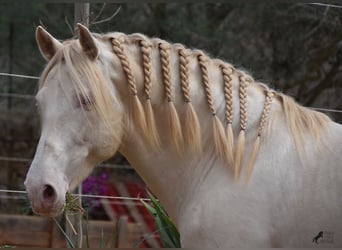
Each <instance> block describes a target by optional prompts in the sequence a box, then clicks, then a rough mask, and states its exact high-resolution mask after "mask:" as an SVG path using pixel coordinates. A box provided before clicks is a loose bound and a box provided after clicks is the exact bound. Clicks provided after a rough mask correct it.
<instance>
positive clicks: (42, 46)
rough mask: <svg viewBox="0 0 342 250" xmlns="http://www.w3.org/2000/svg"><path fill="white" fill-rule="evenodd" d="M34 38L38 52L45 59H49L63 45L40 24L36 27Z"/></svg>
mask: <svg viewBox="0 0 342 250" xmlns="http://www.w3.org/2000/svg"><path fill="white" fill-rule="evenodd" d="M36 40H37V44H38V47H39V50H40V53H41V54H42V55H43V57H44V58H45V59H46V60H47V61H49V60H51V58H52V57H53V56H54V55H55V53H56V51H57V50H58V49H59V48H60V47H62V46H63V45H62V44H61V43H60V42H59V41H58V40H57V39H55V38H54V37H53V36H51V35H50V34H49V33H48V32H47V31H46V30H45V29H44V28H42V27H41V26H38V27H37V29H36Z"/></svg>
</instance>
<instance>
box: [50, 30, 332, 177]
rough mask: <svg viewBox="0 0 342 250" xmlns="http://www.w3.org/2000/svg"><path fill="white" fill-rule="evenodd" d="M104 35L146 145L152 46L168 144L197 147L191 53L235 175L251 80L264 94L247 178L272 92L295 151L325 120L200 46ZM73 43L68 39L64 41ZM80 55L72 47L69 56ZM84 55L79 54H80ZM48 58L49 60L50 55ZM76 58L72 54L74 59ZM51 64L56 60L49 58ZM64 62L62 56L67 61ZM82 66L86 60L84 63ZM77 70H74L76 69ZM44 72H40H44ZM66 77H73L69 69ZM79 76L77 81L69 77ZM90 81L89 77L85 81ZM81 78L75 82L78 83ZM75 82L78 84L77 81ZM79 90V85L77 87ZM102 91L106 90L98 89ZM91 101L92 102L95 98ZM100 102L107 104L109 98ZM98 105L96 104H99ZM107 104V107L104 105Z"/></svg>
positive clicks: (152, 136) (152, 124) (150, 130)
mask: <svg viewBox="0 0 342 250" xmlns="http://www.w3.org/2000/svg"><path fill="white" fill-rule="evenodd" d="M102 38H103V39H104V40H107V41H108V40H109V41H111V45H112V47H113V51H114V53H115V54H116V55H117V57H118V59H119V60H120V62H121V65H122V68H123V72H124V74H125V76H126V79H127V82H128V86H127V87H128V89H129V91H130V93H131V96H132V108H133V110H132V120H133V122H134V124H135V126H136V128H137V129H140V131H141V132H142V135H143V136H145V138H146V139H147V141H148V142H149V143H150V145H151V147H152V148H155V149H157V148H159V147H160V138H159V134H158V130H157V126H156V121H155V117H154V111H153V108H152V105H151V91H152V90H153V85H152V67H153V65H152V52H153V51H157V52H158V53H159V57H160V65H161V73H162V84H163V86H164V93H165V97H166V101H167V104H166V105H167V107H166V111H167V117H168V126H169V133H170V134H169V137H170V139H171V143H172V145H173V146H174V147H175V149H176V150H177V151H178V152H179V153H180V152H182V151H183V150H190V151H192V152H195V153H199V152H201V150H202V144H201V143H202V140H201V126H200V123H199V120H198V116H197V113H196V111H195V109H194V106H193V104H192V99H191V95H190V94H191V92H190V87H189V83H190V82H189V74H190V73H189V58H190V57H191V58H192V59H193V58H196V60H197V63H198V66H199V69H200V74H201V81H202V83H203V90H204V93H205V98H206V102H207V105H208V108H209V110H210V112H211V117H212V124H213V126H212V127H213V131H212V133H213V137H214V142H215V151H216V153H217V155H218V156H219V157H220V158H221V159H222V160H223V161H224V162H226V163H227V165H229V166H231V167H232V168H233V172H234V175H235V178H236V179H238V178H239V177H240V173H241V169H242V167H243V165H244V162H243V156H244V153H245V135H246V132H248V131H247V129H248V126H247V125H248V117H247V109H248V107H247V99H248V95H247V89H248V87H249V86H250V85H252V84H257V85H258V86H259V88H261V89H262V90H263V93H264V95H265V101H264V107H263V110H262V113H261V116H260V118H259V125H258V131H257V136H256V138H255V142H254V146H253V147H252V151H251V154H250V156H249V160H248V162H247V165H246V166H247V180H248V179H249V178H250V176H251V173H252V170H253V166H254V164H255V161H256V159H257V155H258V152H259V149H260V146H261V140H262V137H263V135H264V134H265V130H266V127H267V126H266V124H267V122H268V120H269V115H270V110H271V105H272V101H273V100H274V99H275V98H277V99H278V100H279V101H280V103H281V104H282V107H283V110H284V113H285V117H286V120H287V123H288V126H289V129H290V132H291V135H292V139H293V142H294V144H295V146H296V148H297V151H298V153H299V155H300V154H301V148H303V141H302V138H303V135H304V134H306V133H307V132H309V133H310V134H311V135H312V136H313V138H314V139H315V140H317V141H318V140H319V138H320V135H321V133H322V130H323V128H324V127H325V126H326V124H327V122H328V121H329V118H328V117H327V116H325V115H324V114H321V113H319V112H316V111H313V110H310V109H307V108H304V107H302V106H300V105H298V104H297V103H295V101H294V100H293V99H292V98H290V97H288V96H285V95H283V94H281V93H277V92H276V91H274V90H271V89H269V88H268V87H267V86H266V85H264V84H260V83H256V82H255V81H254V79H253V78H252V77H251V76H249V75H248V74H247V73H245V72H244V71H242V70H238V69H236V68H234V67H233V66H232V65H231V64H229V63H226V62H223V61H221V60H218V59H211V58H209V57H208V56H207V55H206V54H205V53H204V52H203V51H200V50H190V49H187V48H185V47H184V46H183V45H181V44H170V43H168V42H166V41H164V40H161V39H157V38H151V39H150V38H147V37H146V36H144V35H142V34H131V35H126V34H123V33H111V34H107V35H104V36H103V37H102ZM72 45H73V44H72V43H71V44H70V46H72ZM128 45H135V46H137V47H138V48H139V51H140V52H141V58H142V65H141V69H142V72H143V76H144V77H143V81H144V82H143V84H144V93H143V95H139V93H138V89H137V83H136V79H135V76H134V71H133V69H132V67H131V64H132V63H131V62H130V57H129V56H128V54H127V53H126V51H125V49H126V46H128ZM68 51H73V50H72V49H68V50H65V51H64V52H63V53H64V56H66V57H67V58H68V56H67V54H68V53H69V52H68ZM170 52H176V54H177V56H178V59H179V60H178V62H179V80H180V81H179V82H180V89H181V92H182V97H183V101H184V106H185V121H184V124H185V125H184V126H183V127H182V124H181V122H180V119H179V115H178V112H177V109H176V108H175V105H174V83H173V79H172V78H171V75H172V74H171V72H172V69H171V65H170ZM77 56H81V55H79V54H78V53H76V54H74V55H73V56H72V57H77ZM83 59H84V58H82V60H83ZM52 61H53V60H52ZM75 61H77V59H75ZM209 63H212V65H214V67H216V68H217V69H218V70H219V72H220V73H221V77H222V82H223V86H222V87H223V88H222V89H223V93H222V94H223V95H224V101H225V105H224V108H225V112H224V118H225V121H221V120H220V118H219V117H218V116H217V113H216V112H217V107H216V106H215V103H214V99H213V95H212V86H211V83H210V79H209V72H208V64H209ZM50 64H51V65H52V64H56V62H51V63H50ZM67 64H68V62H67ZM67 66H68V67H69V68H71V71H75V70H74V68H75V67H76V66H75V65H73V63H69V64H68V65H67ZM86 66H87V67H88V68H89V67H92V66H91V65H88V64H87V65H86ZM51 68H52V66H48V69H47V70H46V71H45V73H44V75H45V77H46V75H47V73H48V71H49V70H50V69H51ZM76 71H77V72H80V71H79V70H76ZM45 77H44V78H45ZM71 77H75V78H77V76H75V74H73V75H71ZM233 77H235V78H237V79H238V84H239V86H238V96H239V105H238V106H239V109H240V110H239V124H240V125H239V135H238V137H237V140H235V138H234V135H233V129H232V123H233V117H234V114H233V105H236V104H235V103H233ZM74 82H76V83H77V82H80V81H74ZM90 82H91V81H90ZM80 84H81V83H80ZM78 88H80V87H78ZM83 92H84V91H83ZM103 95H106V93H105V92H104V93H103ZM95 103H96V102H95ZM105 103H107V104H110V101H108V100H107V101H106V102H105ZM99 110H101V109H100V108H99ZM108 110H109V109H108ZM100 115H101V117H104V119H105V114H104V113H103V112H101V113H100Z"/></svg>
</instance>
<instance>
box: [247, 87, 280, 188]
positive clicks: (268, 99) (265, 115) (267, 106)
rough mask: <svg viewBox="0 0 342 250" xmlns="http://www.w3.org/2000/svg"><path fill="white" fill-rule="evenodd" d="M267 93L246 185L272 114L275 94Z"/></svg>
mask: <svg viewBox="0 0 342 250" xmlns="http://www.w3.org/2000/svg"><path fill="white" fill-rule="evenodd" d="M265 93H266V97H265V103H264V109H263V111H262V115H261V118H260V123H259V128H258V135H257V138H256V140H255V143H254V146H253V150H252V153H251V155H250V158H249V162H248V166H247V176H246V183H248V181H249V180H250V178H251V175H252V171H253V167H254V164H255V162H256V159H257V156H258V153H259V150H260V144H261V136H262V135H263V133H264V130H265V127H266V123H267V119H268V117H269V113H270V110H271V105H272V100H273V95H274V92H273V91H271V90H265Z"/></svg>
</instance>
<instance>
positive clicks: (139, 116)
mask: <svg viewBox="0 0 342 250" xmlns="http://www.w3.org/2000/svg"><path fill="white" fill-rule="evenodd" d="M112 44H113V50H114V52H115V53H116V55H117V56H118V58H119V60H120V62H121V65H122V68H123V71H124V72H125V74H126V77H127V81H128V85H129V88H130V90H131V92H132V113H133V120H134V122H135V125H136V127H137V128H140V129H141V131H142V133H143V135H144V136H147V135H148V134H149V133H148V130H147V125H146V118H145V114H144V109H143V107H142V104H141V102H140V100H139V98H138V91H137V87H136V83H135V77H134V75H133V72H132V69H131V66H130V63H129V60H128V57H127V55H126V53H125V51H124V48H123V46H122V45H121V42H120V40H119V38H115V37H113V38H112Z"/></svg>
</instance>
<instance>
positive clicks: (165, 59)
mask: <svg viewBox="0 0 342 250" xmlns="http://www.w3.org/2000/svg"><path fill="white" fill-rule="evenodd" d="M158 48H159V53H160V60H161V68H162V76H163V81H164V85H165V94H166V98H167V105H168V106H167V111H168V123H169V131H170V137H171V140H172V143H173V145H174V146H175V147H176V150H177V151H178V152H182V149H183V148H182V146H183V145H182V143H183V135H182V129H181V123H180V120H179V117H178V113H177V110H176V108H175V105H174V103H173V100H172V99H173V86H172V82H171V69H170V59H169V50H170V45H169V44H168V43H166V42H163V41H159V42H158Z"/></svg>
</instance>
